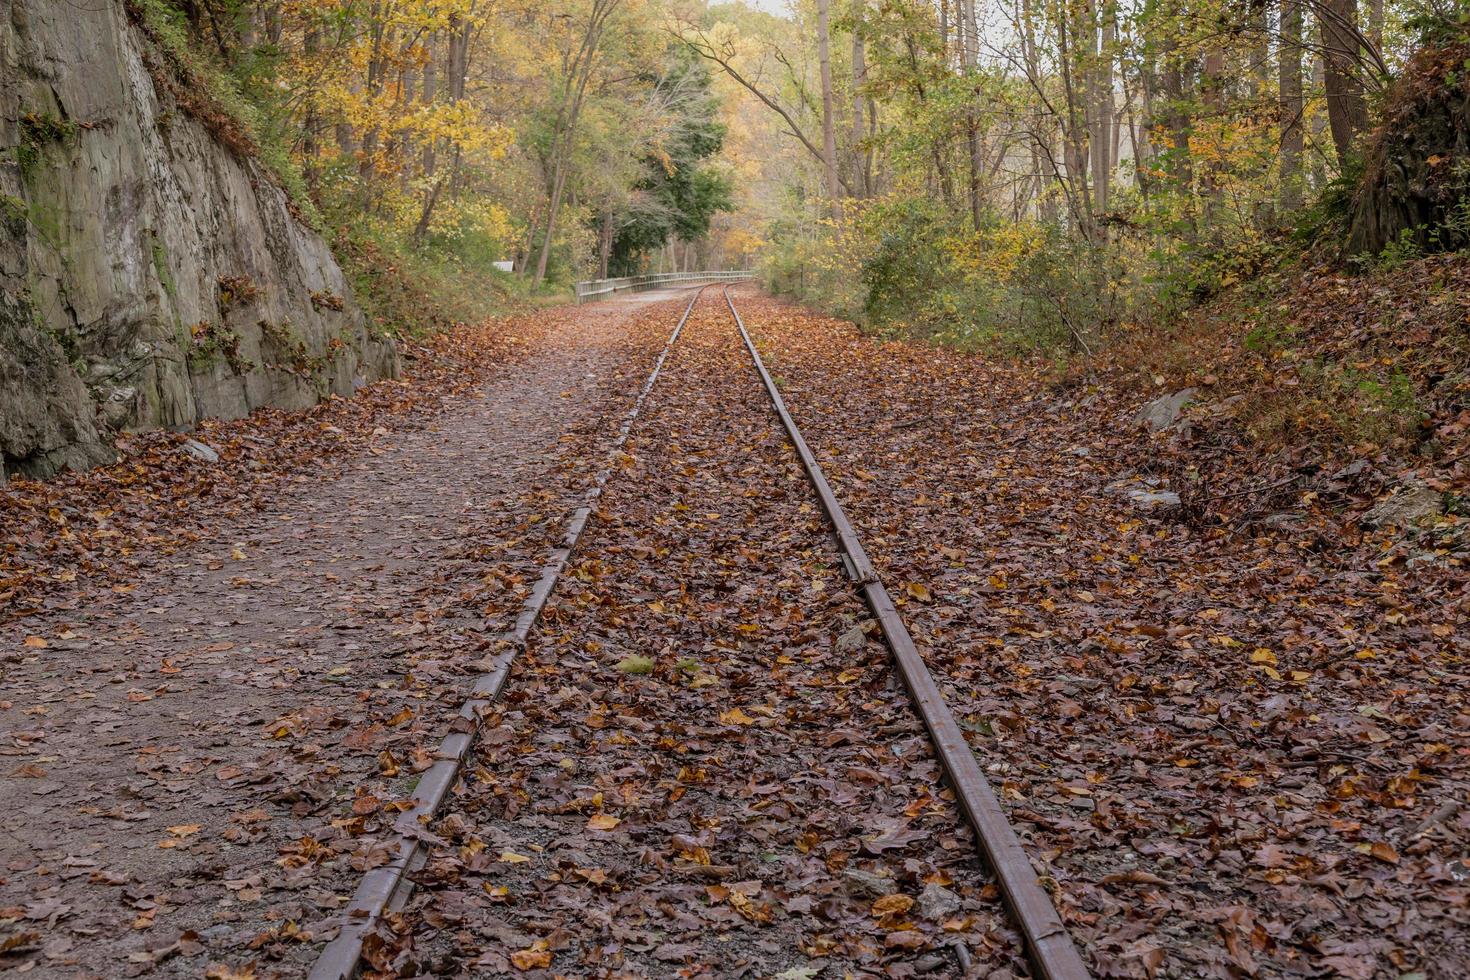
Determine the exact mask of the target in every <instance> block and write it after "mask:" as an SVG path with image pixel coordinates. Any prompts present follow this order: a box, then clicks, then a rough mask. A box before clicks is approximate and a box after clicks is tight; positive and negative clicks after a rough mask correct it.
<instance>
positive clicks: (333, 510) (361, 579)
mask: <svg viewBox="0 0 1470 980" xmlns="http://www.w3.org/2000/svg"><path fill="white" fill-rule="evenodd" d="M648 302H649V300H648V299H647V298H639V300H638V301H637V302H636V303H625V304H622V305H613V306H607V307H602V308H600V309H596V308H594V309H588V310H562V311H549V312H547V313H544V314H542V315H541V317H540V318H539V319H538V320H536V321H535V322H534V323H528V324H526V325H525V328H524V330H523V332H522V333H519V334H516V333H511V334H508V335H507V334H505V333H504V332H505V331H512V330H516V329H520V328H515V327H507V326H506V325H504V324H502V325H500V331H502V332H495V331H492V330H491V329H490V328H486V329H485V330H482V331H466V332H465V334H463V335H462V336H460V337H459V338H457V339H456V340H453V341H448V340H446V341H443V342H442V343H444V344H448V345H450V347H449V349H450V353H446V354H444V355H443V357H442V359H440V360H436V361H435V364H437V365H438V366H437V367H432V368H430V367H423V368H422V369H417V370H415V371H414V372H413V374H411V376H410V377H409V378H408V379H406V380H405V381H403V382H398V383H393V384H392V385H389V386H386V387H377V388H375V389H374V392H369V393H367V394H366V395H364V396H363V398H362V401H361V402H360V403H359V401H358V400H357V399H354V400H351V401H346V402H340V403H335V404H329V405H327V406H325V407H323V408H320V409H318V410H314V411H311V412H305V413H298V414H296V415H294V416H293V415H286V414H283V413H263V414H261V415H258V416H254V417H252V418H250V419H246V420H241V421H240V422H236V423H227V424H224V426H223V427H222V428H221V429H219V430H216V433H218V432H219V431H228V432H229V433H231V436H230V438H228V439H220V438H218V437H217V435H216V436H215V437H214V441H215V442H216V443H217V444H219V445H221V446H222V447H223V452H222V457H223V461H222V462H221V464H219V469H217V470H210V471H208V473H201V472H199V471H198V470H197V467H196V464H195V463H193V462H190V461H187V460H180V459H178V458H176V457H175V456H173V455H170V454H169V451H168V449H167V439H166V438H165V437H162V436H159V437H151V436H150V437H140V438H144V439H146V440H148V441H149V445H153V446H154V447H155V450H156V452H155V453H154V455H153V456H149V455H148V454H146V453H145V454H143V455H142V456H141V457H140V456H139V455H138V454H133V455H132V456H130V457H129V458H128V459H127V460H125V461H124V462H123V463H121V464H119V465H118V466H117V467H111V468H104V469H102V470H99V471H94V472H91V473H87V474H79V475H73V476H68V477H64V478H62V479H61V480H58V481H54V482H53V483H47V484H38V483H31V482H22V483H19V484H17V485H16V486H13V487H9V488H6V489H5V491H4V494H5V500H6V502H7V507H8V509H7V510H6V511H5V518H4V524H3V525H0V537H4V538H5V539H6V540H8V541H12V542H13V541H21V542H26V541H31V540H35V539H33V537H32V534H31V531H30V530H29V529H30V528H33V527H34V526H35V523H36V521H37V520H41V521H46V520H50V518H48V517H46V516H45V512H44V509H43V510H41V511H40V514H41V516H40V517H39V518H37V517H36V514H37V508H38V507H40V504H35V503H34V500H35V499H37V498H39V499H40V500H41V502H42V503H45V502H46V501H53V502H59V503H58V506H65V507H68V508H72V510H71V511H69V512H68V513H65V514H64V515H63V516H66V517H67V520H68V521H73V519H74V518H75V517H76V515H77V514H79V513H83V508H85V507H88V506H91V505H90V504H88V503H87V501H89V500H100V501H108V502H109V503H108V506H111V507H113V508H114V513H115V514H117V513H123V512H126V513H127V514H128V515H129V518H128V523H122V524H118V525H117V528H116V534H117V537H116V538H114V537H111V536H109V537H106V538H104V539H102V540H103V541H105V542H112V543H108V544H104V545H101V546H98V545H97V544H96V540H94V539H92V538H86V539H84V538H83V536H82V535H80V534H78V535H77V536H76V537H75V538H74V539H72V540H70V541H69V542H60V543H57V544H56V545H55V547H51V546H49V545H48V546H46V547H43V548H40V549H39V550H29V551H28V550H26V549H27V548H28V547H29V546H28V545H27V546H24V547H22V548H20V549H11V550H10V551H8V552H7V555H8V556H9V557H8V560H9V561H10V562H11V564H10V565H9V566H8V567H10V568H12V569H14V568H18V567H20V563H22V562H27V563H29V564H26V565H25V567H26V568H27V569H29V570H30V571H28V572H26V573H25V574H24V575H23V576H22V579H23V581H22V582H21V583H20V584H19V585H18V586H17V585H15V583H14V582H12V585H11V587H12V588H19V590H20V591H19V592H18V593H13V596H14V595H21V596H22V597H23V598H24V602H25V603H30V604H32V609H33V611H32V612H31V613H30V614H28V615H25V616H23V618H20V619H18V620H17V621H15V622H13V623H11V624H10V625H8V626H4V627H0V629H3V634H0V637H3V644H4V645H3V651H4V653H3V656H4V660H3V661H0V671H3V681H4V689H3V693H0V729H3V731H4V734H5V738H4V741H3V743H0V756H3V758H0V795H3V797H4V799H5V800H6V802H7V807H6V812H5V814H4V816H3V818H0V820H3V830H4V833H0V943H5V944H6V950H5V951H4V952H3V953H0V957H3V958H0V965H3V966H15V967H16V968H17V969H21V970H30V969H37V968H38V967H39V968H40V970H41V971H42V972H48V973H57V972H62V973H83V974H92V975H101V976H131V975H137V974H143V973H149V974H152V975H177V976H199V975H201V974H204V975H212V976H247V975H248V976H257V977H270V976H297V975H300V974H301V973H302V972H303V970H304V969H305V966H306V964H308V963H309V962H310V960H311V958H312V956H313V955H314V953H315V950H316V948H317V947H318V946H319V944H320V942H321V940H322V938H323V933H324V932H325V931H326V928H327V927H326V923H327V921H328V920H329V919H330V918H331V917H332V916H334V915H336V914H337V913H338V910H339V909H340V907H341V905H342V903H343V901H344V896H345V895H346V894H350V891H351V889H352V887H353V886H354V885H355V882H356V880H357V878H358V877H359V876H360V875H361V873H362V871H363V870H364V869H365V868H368V867H371V866H373V865H374V864H375V863H378V862H381V861H382V860H383V857H384V855H385V853H386V842H387V839H388V838H389V836H390V835H391V833H392V828H393V825H394V822H395V820H396V817H397V814H398V813H399V812H401V810H402V809H403V808H404V807H405V805H406V804H405V803H404V801H405V800H406V799H407V798H408V797H409V795H410V794H411V792H412V787H413V785H414V783H415V781H416V779H417V777H418V774H419V773H420V772H422V771H423V770H424V769H426V768H428V766H429V765H431V764H432V762H433V747H434V746H436V745H437V744H438V743H439V742H440V741H441V739H442V738H443V735H444V734H445V732H446V731H447V730H448V727H449V726H450V724H451V722H452V718H453V714H454V711H455V710H456V709H457V707H458V704H459V702H460V700H461V699H462V697H463V693H464V689H465V688H466V686H467V685H468V683H469V682H470V679H471V678H472V676H473V674H474V673H475V672H476V670H477V669H478V668H479V666H480V664H481V662H482V661H483V660H484V659H485V658H487V657H492V656H495V655H497V654H498V652H499V651H498V650H497V649H496V644H495V637H496V636H497V635H498V634H500V633H501V632H502V631H503V630H505V629H506V628H507V627H508V626H509V625H510V623H512V622H513V621H514V618H515V616H516V614H517V613H518V612H519V609H520V605H521V603H522V601H523V600H524V598H525V596H526V595H527V594H528V593H529V591H530V588H531V584H532V582H533V580H534V575H535V574H536V573H537V572H538V570H539V567H540V563H541V561H542V560H543V557H544V555H545V553H546V551H547V550H548V549H549V548H550V547H551V546H552V545H553V543H554V541H555V540H556V538H557V537H558V535H559V534H560V528H559V526H558V521H557V520H556V519H555V518H556V517H557V516H559V515H560V514H562V513H564V512H565V510H566V508H567V507H568V506H569V504H570V503H571V501H572V500H574V499H577V497H578V496H579V495H580V493H581V490H582V487H583V486H584V485H585V482H586V480H588V479H590V477H591V472H590V466H589V465H588V462H587V461H589V460H593V459H598V458H601V453H603V452H605V451H606V450H605V446H606V444H607V442H608V440H609V439H610V437H611V432H610V431H609V427H608V425H607V421H606V420H607V419H609V418H614V417H616V416H617V415H619V414H621V412H622V411H623V410H624V409H625V407H626V405H627V404H628V403H629V402H630V401H631V399H632V397H633V394H634V393H635V392H636V390H637V385H638V384H639V383H640V382H641V381H642V378H643V376H644V374H645V373H646V371H647V369H648V366H649V365H650V364H651V361H652V359H653V357H654V356H656V354H657V352H658V350H659V348H660V347H661V344H662V341H663V338H664V336H665V335H666V332H667V323H668V321H669V318H670V316H671V315H672V310H673V306H674V305H676V303H657V304H655V305H652V306H648V305H647V303H648ZM533 329H534V332H533ZM511 336H517V337H520V338H521V339H520V340H517V341H515V342H512V341H511V340H510V337H511ZM477 345H478V346H477ZM522 348H524V349H522ZM424 356H425V357H428V356H429V355H427V354H426V355H424ZM434 356H435V357H439V355H437V354H436V355H434ZM398 400H407V401H409V402H412V403H413V405H416V406H417V408H410V409H404V410H403V411H402V412H399V411H398V409H396V408H394V407H393V406H394V404H395V402H396V401H398ZM385 405H386V406H387V407H386V408H384V407H383V406H385ZM380 409H382V411H380ZM383 412H386V413H387V415H384V414H383ZM395 413H397V414H395ZM388 416H391V418H390V417H388ZM324 418H330V419H333V420H334V421H333V422H332V424H333V426H334V427H335V428H337V429H339V430H340V436H337V435H334V436H333V437H332V440H331V441H330V442H328V443H327V444H325V447H324V446H323V444H322V443H321V432H322V422H323V419H324ZM394 419H396V420H397V421H394ZM389 426H393V427H392V428H391V429H390V428H389ZM258 443H259V444H261V445H265V444H268V447H269V448H264V449H260V450H259V453H263V454H265V455H263V456H262V455H258V454H257V450H256V449H252V448H249V447H256V446H257V444H258ZM599 446H602V447H604V448H602V449H599V448H598V447H599ZM278 452H279V455H272V454H275V453H278ZM262 459H266V460H267V462H266V463H262V465H260V466H259V467H256V466H252V465H251V464H252V463H253V462H260V461H261V460H262ZM180 466H182V467H184V468H185V470H186V473H185V475H184V476H182V477H175V476H174V475H173V474H172V470H173V469H174V468H176V467H180ZM129 474H131V475H134V476H136V477H137V479H136V481H134V482H131V483H126V484H119V480H120V475H121V476H128V475H129ZM171 481H172V482H171ZM208 481H213V482H208ZM205 485H208V486H211V487H213V488H214V491H213V493H212V495H211V494H204V495H203V496H201V497H196V496H194V495H195V494H196V493H198V492H200V490H201V487H203V486H205ZM175 499H176V501H177V505H176V506H175V505H171V504H160V501H168V500H175ZM68 501H71V503H68ZM150 508H152V509H150ZM122 542H127V544H126V547H124V546H123V544H122ZM57 569H61V570H66V569H71V570H73V571H75V572H76V573H77V577H76V580H75V581H71V582H66V581H55V578H56V575H55V574H54V573H55V571H56V570H57ZM37 609H39V611H36V610H37ZM8 611H10V612H16V611H17V607H16V606H10V607H8ZM528 860H529V858H528Z"/></svg>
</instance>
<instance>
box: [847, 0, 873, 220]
mask: <svg viewBox="0 0 1470 980" xmlns="http://www.w3.org/2000/svg"><path fill="white" fill-rule="evenodd" d="M865 6H866V3H865V0H854V2H853V9H852V183H853V186H854V187H855V188H856V189H857V193H858V196H859V197H867V196H868V195H869V194H871V193H872V190H871V188H870V186H869V185H870V184H871V183H872V174H871V172H870V168H871V164H872V159H871V158H870V157H869V156H868V153H867V151H866V150H864V149H863V136H864V134H863V95H862V84H863V76H864V75H866V74H867V70H868V68H867V54H866V52H865V50H864V48H865V46H866V45H865V42H864V39H863V18H864V15H865V13H866V11H865V10H864V7H865Z"/></svg>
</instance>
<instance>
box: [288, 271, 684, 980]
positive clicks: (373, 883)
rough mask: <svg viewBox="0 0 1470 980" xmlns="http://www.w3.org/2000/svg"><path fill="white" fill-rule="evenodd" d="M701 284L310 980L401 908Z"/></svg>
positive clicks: (359, 949) (323, 978) (349, 964)
mask: <svg viewBox="0 0 1470 980" xmlns="http://www.w3.org/2000/svg"><path fill="white" fill-rule="evenodd" d="M711 285H713V284H711ZM707 288H709V286H701V287H700V288H699V289H698V290H697V291H696V292H695V293H694V295H693V296H692V297H691V298H690V300H689V305H688V306H686V307H685V308H684V314H683V316H681V317H679V322H678V324H677V325H676V326H675V327H674V332H673V333H672V334H670V335H669V339H668V341H667V342H665V344H664V348H663V350H662V351H661V352H660V353H659V355H658V360H656V361H655V362H654V364H653V370H652V371H651V372H649V375H648V380H646V381H645V382H643V388H642V389H641V390H640V391H639V392H638V397H637V398H636V399H634V401H633V407H632V408H630V409H629V410H628V414H627V415H626V416H624V418H623V424H622V426H621V427H620V428H619V429H618V434H617V438H616V439H615V440H614V441H613V446H612V449H611V450H610V451H609V454H608V465H607V466H605V467H603V469H602V471H601V472H600V473H599V474H598V475H597V478H596V480H594V481H593V483H592V486H591V487H589V488H588V490H587V493H586V495H585V496H584V497H583V499H582V505H581V506H580V507H578V508H577V509H576V510H575V511H574V512H573V513H572V516H571V518H570V519H569V520H568V522H567V530H566V533H565V534H564V535H563V536H562V539H561V543H560V545H559V546H558V547H557V548H556V549H555V550H554V551H553V552H552V553H551V555H550V557H548V558H547V559H546V563H545V564H544V565H542V566H541V576H540V578H539V579H537V581H536V585H535V586H534V587H533V588H532V589H531V595H530V596H529V597H528V598H527V599H526V602H525V604H524V605H523V606H522V607H521V614H520V616H519V617H517V619H516V624H515V628H514V629H512V630H511V631H510V633H508V634H506V635H505V636H504V637H502V638H501V640H500V642H499V649H500V652H499V653H498V654H497V655H496V657H495V660H494V664H493V666H492V668H491V669H490V670H489V671H487V672H485V673H483V674H480V675H479V676H478V677H477V678H475V683H474V686H473V687H472V688H471V690H470V695H469V698H468V699H467V700H466V701H465V702H464V704H462V705H460V709H459V714H458V716H457V717H456V719H455V721H454V722H453V725H454V727H455V730H454V731H451V732H450V733H449V734H448V735H446V736H445V737H444V740H443V741H442V742H441V743H440V744H439V751H438V753H437V756H436V758H437V761H436V762H435V763H434V765H433V766H431V767H430V768H429V769H428V770H427V771H425V772H424V774H423V777H422V778H421V779H420V780H419V782H418V786H417V787H416V788H415V790H414V795H413V802H414V807H413V809H411V810H407V811H405V812H404V813H402V814H401V815H400V816H399V818H398V820H397V822H396V823H395V829H397V830H398V839H397V841H395V842H394V848H393V857H392V859H391V860H390V861H389V862H388V863H387V864H384V865H381V866H379V867H376V868H373V869H372V870H370V871H368V872H367V873H366V874H365V875H363V879H362V882H361V883H360V884H359V885H358V888H357V891H356V892H355V893H354V895H353V897H352V904H351V905H349V906H348V908H347V911H346V912H345V913H344V914H343V925H342V929H341V931H340V932H338V934H337V937H336V938H335V939H333V940H332V941H331V942H329V943H328V944H327V945H326V946H325V947H324V948H323V949H322V951H321V954H320V955H319V956H318V957H317V960H316V963H315V964H313V966H312V968H311V973H310V974H309V980H351V978H352V977H354V976H355V975H356V974H357V971H358V968H359V967H360V966H361V964H362V954H363V940H364V939H365V938H366V937H367V936H368V935H369V934H370V933H371V932H372V931H373V930H374V929H375V928H376V927H377V925H378V923H379V922H381V921H382V919H383V916H384V914H385V913H386V912H388V911H389V910H390V909H393V910H396V909H401V908H402V907H403V905H404V903H405V902H407V900H408V896H409V895H410V894H411V893H412V892H413V880H412V879H411V878H410V877H409V875H410V873H412V872H414V871H416V870H418V869H419V868H420V867H422V866H423V863H424V860H425V858H426V856H427V852H426V850H425V847H424V836H425V834H426V833H427V827H426V826H425V825H426V824H427V823H428V821H429V820H431V819H432V818H433V816H434V814H436V813H437V812H438V811H439V807H440V805H442V804H443V802H444V799H445V797H447V796H448V795H449V792H450V790H451V789H452V788H453V787H454V784H455V782H456V781H457V780H458V779H459V771H460V768H461V766H463V764H464V760H465V758H466V757H467V756H468V755H469V750H470V747H471V746H472V745H473V744H474V741H475V737H476V735H478V734H479V729H480V722H481V718H482V717H483V715H484V712H485V711H486V710H487V709H488V708H489V707H490V705H491V704H493V703H494V701H495V699H496V698H497V697H499V696H500V691H501V689H502V688H503V687H505V682H506V680H507V678H509V677H510V668H511V665H512V664H513V663H514V662H515V656H516V653H517V651H519V650H520V649H522V648H524V646H525V643H526V639H527V638H528V637H529V636H530V635H531V630H532V628H533V627H534V626H535V625H536V621H537V620H538V619H540V618H541V611H542V610H543V609H545V608H546V602H547V600H548V599H550V598H551V593H552V591H553V590H554V589H555V588H556V583H557V579H559V578H560V577H561V573H562V572H563V571H564V570H565V569H566V567H567V563H568V562H569V561H570V560H571V557H572V552H573V551H574V550H575V549H576V547H577V542H578V541H580V540H581V538H582V532H583V531H585V530H586V529H587V524H588V522H589V521H590V519H591V517H592V508H593V506H594V505H595V504H596V503H597V498H598V497H600V496H601V495H602V491H603V488H604V487H605V486H606V485H607V481H608V479H609V477H610V476H611V475H612V473H613V471H614V469H615V466H614V460H615V459H616V457H617V454H618V453H619V452H620V451H621V450H622V448H623V446H624V445H625V444H626V443H627V441H628V436H629V434H630V433H631V432H632V431H633V422H634V420H636V419H637V418H638V413H639V412H640V411H641V410H642V409H643V402H644V401H645V400H646V399H647V398H648V393H649V392H651V391H652V390H653V385H654V382H656V381H657V380H658V376H659V372H661V371H662V370H663V367H664V361H666V360H667V359H668V356H669V352H670V351H672V350H673V348H674V344H675V343H676V342H678V340H679V334H680V333H681V332H682V331H683V330H684V324H685V323H687V322H688V320H689V314H690V313H691V312H692V311H693V310H694V304H695V303H697V302H698V301H699V297H700V296H701V295H703V293H704V290H705V289H707Z"/></svg>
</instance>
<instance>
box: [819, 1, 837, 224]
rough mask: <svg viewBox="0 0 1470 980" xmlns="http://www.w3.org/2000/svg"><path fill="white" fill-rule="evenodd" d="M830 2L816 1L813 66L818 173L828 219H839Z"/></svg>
mask: <svg viewBox="0 0 1470 980" xmlns="http://www.w3.org/2000/svg"><path fill="white" fill-rule="evenodd" d="M829 5H830V0H817V62H818V67H819V69H820V73H821V82H822V170H823V172H824V174H825V175H826V178H827V196H828V198H829V199H830V200H831V203H832V216H833V217H834V218H836V219H838V220H841V218H842V186H841V185H840V184H839V183H838V182H837V134H836V131H835V130H834V129H833V125H832V50H831V47H832V38H831V32H830V30H829V28H828V7H829Z"/></svg>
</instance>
